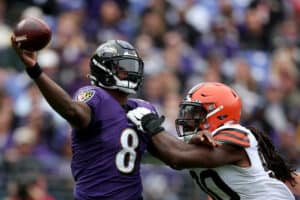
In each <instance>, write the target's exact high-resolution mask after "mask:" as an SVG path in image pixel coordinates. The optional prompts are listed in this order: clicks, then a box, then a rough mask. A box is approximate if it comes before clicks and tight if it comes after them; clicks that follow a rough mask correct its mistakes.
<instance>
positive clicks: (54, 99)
mask: <svg viewBox="0 0 300 200" xmlns="http://www.w3.org/2000/svg"><path fill="white" fill-rule="evenodd" d="M35 83H36V84H37V86H38V87H39V89H40V91H41V93H42V94H43V96H44V97H45V99H46V100H47V102H48V103H49V104H50V106H51V107H52V108H53V109H54V110H55V111H56V112H57V113H59V114H60V115H61V116H62V117H64V118H65V119H66V120H67V121H68V122H70V123H71V124H72V125H79V124H80V125H83V126H85V125H87V123H88V122H85V121H84V114H83V113H84V111H83V110H81V108H80V106H78V105H77V104H78V103H76V102H74V101H73V100H72V98H71V97H70V96H69V94H68V93H67V92H65V91H64V90H63V89H62V88H61V87H60V86H59V85H58V84H56V83H55V82H54V81H53V80H51V79H50V78H49V77H48V76H47V75H46V74H45V73H42V74H41V75H40V76H39V77H38V78H37V79H35Z"/></svg>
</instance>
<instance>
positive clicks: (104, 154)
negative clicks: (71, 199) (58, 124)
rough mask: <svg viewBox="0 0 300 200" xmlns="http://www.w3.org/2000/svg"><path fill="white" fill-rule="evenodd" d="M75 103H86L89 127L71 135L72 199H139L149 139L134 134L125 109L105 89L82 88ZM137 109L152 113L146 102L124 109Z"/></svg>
mask: <svg viewBox="0 0 300 200" xmlns="http://www.w3.org/2000/svg"><path fill="white" fill-rule="evenodd" d="M75 100H77V101H83V102H86V103H87V104H88V105H89V106H90V108H91V110H92V120H91V122H90V124H89V126H88V128H86V129H84V130H76V129H75V130H73V132H72V151H73V158H72V163H71V168H72V173H73V176H74V179H75V182H76V184H75V188H74V195H75V198H76V199H80V200H94V199H95V200H96V199H97V200H98V199H101V200H106V199H109V200H120V199H122V200H137V199H141V198H142V183H141V177H140V163H141V158H142V155H143V153H144V152H145V150H146V148H147V144H148V142H149V141H150V138H147V137H146V135H145V134H142V133H137V130H136V129H135V128H133V127H134V126H133V124H132V123H130V122H129V120H128V119H127V117H126V110H125V109H124V108H123V107H122V106H121V105H120V104H119V103H118V102H117V101H116V100H115V99H114V98H113V97H112V96H110V95H109V94H108V93H107V92H106V91H105V90H103V89H101V88H99V87H95V86H87V87H83V88H81V89H80V90H78V91H77V93H76V94H75ZM138 106H143V107H146V108H149V109H151V110H153V111H155V109H154V107H153V106H152V105H151V104H149V103H147V102H145V101H142V100H137V99H129V100H128V103H127V108H129V109H134V108H136V107H138ZM155 112H156V111H155Z"/></svg>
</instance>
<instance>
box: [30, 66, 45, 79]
mask: <svg viewBox="0 0 300 200" xmlns="http://www.w3.org/2000/svg"><path fill="white" fill-rule="evenodd" d="M26 72H27V74H28V75H29V77H30V78H32V79H37V78H38V77H39V76H40V75H41V73H42V72H43V71H42V69H41V67H40V65H39V64H38V63H35V65H34V66H33V67H26Z"/></svg>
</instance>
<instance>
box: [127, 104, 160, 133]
mask: <svg viewBox="0 0 300 200" xmlns="http://www.w3.org/2000/svg"><path fill="white" fill-rule="evenodd" d="M127 118H128V119H129V120H130V121H131V122H132V123H133V124H135V125H136V127H137V129H138V130H140V131H142V132H145V133H147V134H149V135H150V136H153V135H156V134H157V133H159V132H161V131H163V130H164V128H163V127H162V126H161V124H162V123H163V121H164V120H165V117H164V116H160V117H159V116H158V115H157V114H156V113H153V112H152V111H151V110H149V109H147V108H144V107H137V108H135V109H133V110H130V111H129V112H128V113H127Z"/></svg>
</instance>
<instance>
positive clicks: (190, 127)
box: [175, 102, 207, 137]
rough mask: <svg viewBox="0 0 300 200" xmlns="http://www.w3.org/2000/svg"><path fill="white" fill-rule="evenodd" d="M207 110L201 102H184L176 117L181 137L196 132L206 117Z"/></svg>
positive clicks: (178, 132)
mask: <svg viewBox="0 0 300 200" xmlns="http://www.w3.org/2000/svg"><path fill="white" fill-rule="evenodd" d="M206 115H207V111H206V109H205V108H204V107H203V106H202V104H200V103H191V102H188V103H182V104H181V105H180V109H179V115H178V118H177V119H176V121H175V123H176V131H177V134H178V136H179V137H183V136H187V135H191V134H195V133H196V132H197V131H199V130H200V123H201V122H204V121H205V119H206Z"/></svg>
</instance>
